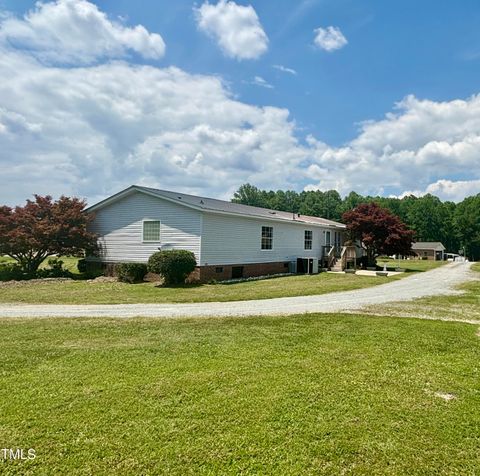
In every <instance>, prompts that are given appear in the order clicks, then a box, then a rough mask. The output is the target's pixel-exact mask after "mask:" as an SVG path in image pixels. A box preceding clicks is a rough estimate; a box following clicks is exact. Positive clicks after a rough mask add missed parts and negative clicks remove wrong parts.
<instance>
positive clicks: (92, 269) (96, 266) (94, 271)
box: [79, 260, 105, 278]
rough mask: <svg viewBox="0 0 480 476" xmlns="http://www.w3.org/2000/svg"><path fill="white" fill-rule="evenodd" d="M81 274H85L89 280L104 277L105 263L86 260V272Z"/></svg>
mask: <svg viewBox="0 0 480 476" xmlns="http://www.w3.org/2000/svg"><path fill="white" fill-rule="evenodd" d="M80 266H82V265H80ZM79 271H80V269H79ZM80 272H81V273H85V276H86V277H87V278H98V277H99V276H103V275H104V274H105V268H104V265H103V263H100V262H98V261H87V260H85V271H80Z"/></svg>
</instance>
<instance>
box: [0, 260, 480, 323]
mask: <svg viewBox="0 0 480 476" xmlns="http://www.w3.org/2000/svg"><path fill="white" fill-rule="evenodd" d="M471 279H475V276H474V273H473V272H472V271H471V270H470V263H449V264H447V265H445V266H442V267H440V268H437V269H434V270H432V271H427V272H424V273H416V274H414V275H412V276H409V277H406V278H404V279H402V280H399V281H392V282H391V283H386V284H382V285H380V286H373V287H371V288H365V289H358V290H355V291H343V292H337V293H330V294H322V295H317V296H298V297H285V298H277V299H262V300H255V301H233V302H206V303H194V304H109V305H100V304H91V305H84V306H79V305H48V304H38V305H35V304H28V305H27V304H0V318H2V317H139V316H143V317H224V316H260V315H285V314H302V313H313V312H339V311H351V310H355V309H360V308H362V307H364V306H368V305H375V304H385V303H388V302H392V301H405V300H411V299H416V298H420V297H425V296H432V295H439V294H453V293H455V292H458V291H455V290H454V287H455V286H456V285H457V284H459V283H461V282H463V281H468V280H471Z"/></svg>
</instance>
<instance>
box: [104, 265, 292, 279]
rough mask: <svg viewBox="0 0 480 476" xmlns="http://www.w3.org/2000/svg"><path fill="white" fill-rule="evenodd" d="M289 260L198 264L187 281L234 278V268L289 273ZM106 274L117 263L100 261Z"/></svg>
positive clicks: (258, 272)
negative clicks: (211, 264)
mask: <svg viewBox="0 0 480 476" xmlns="http://www.w3.org/2000/svg"><path fill="white" fill-rule="evenodd" d="M288 264H289V263H288V261H280V262H273V263H254V264H227V265H214V266H197V267H196V268H195V270H194V271H193V272H192V273H190V275H189V276H188V278H187V280H186V281H187V283H208V282H209V281H226V280H228V279H234V276H235V274H234V269H233V268H237V270H236V271H237V272H239V271H240V270H239V269H238V268H243V269H242V274H241V276H236V277H242V278H251V277H255V276H268V275H271V274H282V273H288ZM96 266H101V268H102V269H103V273H104V274H105V275H106V276H115V263H98V264H96ZM159 280H161V277H160V276H159V275H158V274H154V273H147V275H146V276H145V281H159Z"/></svg>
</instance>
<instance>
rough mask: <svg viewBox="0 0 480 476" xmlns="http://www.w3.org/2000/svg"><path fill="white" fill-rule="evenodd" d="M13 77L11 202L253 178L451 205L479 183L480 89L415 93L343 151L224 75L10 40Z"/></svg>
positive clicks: (4, 106) (4, 108) (215, 189)
mask: <svg viewBox="0 0 480 476" xmlns="http://www.w3.org/2000/svg"><path fill="white" fill-rule="evenodd" d="M54 50H55V49H54ZM45 53H48V51H47V50H45ZM0 77H2V78H9V81H1V82H0V150H1V151H2V153H1V154H0V170H1V171H2V173H1V174H0V190H1V199H2V200H1V202H2V203H9V204H14V203H20V202H22V201H23V200H24V199H25V198H26V197H29V196H31V194H32V193H41V194H47V193H48V194H53V195H60V194H62V193H64V194H76V195H79V196H84V197H87V198H89V200H90V202H91V203H92V202H94V201H95V200H97V199H100V198H104V197H105V196H106V195H108V194H111V193H113V192H115V191H118V190H120V189H121V188H123V187H126V186H128V185H130V184H132V183H139V184H144V185H150V186H158V187H163V188H167V189H173V190H179V191H185V192H192V193H201V194H205V195H209V196H217V197H222V198H230V197H231V194H232V193H233V191H234V190H235V189H237V188H238V187H239V186H240V185H241V184H242V183H245V182H250V183H254V184H255V185H257V186H259V187H262V188H273V189H280V188H281V189H287V188H291V189H292V188H293V189H297V190H299V189H302V188H306V189H316V188H319V189H322V190H326V189H331V188H334V189H337V190H339V191H340V192H341V193H348V192H350V191H351V190H356V191H358V192H360V193H369V194H377V193H381V194H395V195H400V194H401V193H402V192H404V191H405V190H413V191H419V193H428V192H430V193H434V194H437V195H440V196H441V197H442V198H448V199H451V200H460V199H462V198H463V196H465V195H469V194H473V193H477V192H478V191H479V185H480V183H479V182H480V167H479V163H480V157H479V152H478V151H479V150H480V96H473V97H471V98H468V99H465V100H454V101H446V102H435V101H429V100H422V99H418V98H416V97H414V96H408V97H406V98H405V99H403V100H402V101H400V102H399V103H398V104H397V105H396V106H395V108H394V110H393V111H392V112H390V113H388V114H387V115H386V116H385V117H384V118H383V119H381V120H377V121H367V122H364V123H362V124H361V125H360V129H359V131H358V134H357V135H356V137H355V138H354V139H352V140H351V141H350V142H348V143H346V144H344V145H342V146H339V147H333V146H331V145H329V144H326V143H325V142H322V141H321V140H319V139H318V138H315V137H313V136H309V137H306V138H303V137H301V136H300V132H299V131H298V130H297V129H296V127H295V122H294V121H293V120H292V119H291V118H290V116H289V111H288V110H286V109H282V108H278V107H259V106H255V105H250V104H246V103H243V102H242V101H240V100H239V99H238V98H236V97H235V95H234V93H233V92H232V91H231V90H230V87H229V86H228V85H227V84H225V83H224V82H223V81H222V79H221V78H220V77H218V76H210V75H194V74H190V73H188V72H185V71H182V70H180V69H178V68H174V67H170V68H159V67H154V66H147V65H135V64H130V63H128V62H125V61H111V60H109V61H104V62H101V61H99V62H97V63H95V64H90V65H88V64H87V65H85V64H84V65H83V66H71V67H60V66H58V65H52V64H49V63H45V62H43V61H40V60H39V58H38V55H37V54H36V51H33V54H32V50H31V49H28V50H25V49H19V48H18V47H17V46H16V45H15V44H13V46H12V44H7V43H4V44H2V43H1V42H0Z"/></svg>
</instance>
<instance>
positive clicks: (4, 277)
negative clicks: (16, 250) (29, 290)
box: [0, 263, 32, 281]
mask: <svg viewBox="0 0 480 476" xmlns="http://www.w3.org/2000/svg"><path fill="white" fill-rule="evenodd" d="M31 277H32V276H30V275H28V274H27V273H25V272H24V271H23V270H22V267H21V266H20V265H19V264H17V263H2V264H0V281H21V280H24V279H30V278H31Z"/></svg>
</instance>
